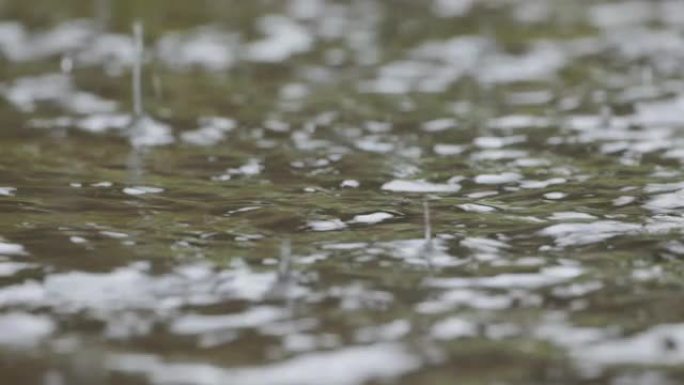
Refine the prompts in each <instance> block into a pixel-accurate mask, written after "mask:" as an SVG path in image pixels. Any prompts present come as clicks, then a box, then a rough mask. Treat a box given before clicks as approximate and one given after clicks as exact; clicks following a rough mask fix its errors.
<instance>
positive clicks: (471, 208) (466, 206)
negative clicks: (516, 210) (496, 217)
mask: <svg viewBox="0 0 684 385" xmlns="http://www.w3.org/2000/svg"><path fill="white" fill-rule="evenodd" d="M458 207H459V208H460V209H461V210H463V211H466V212H469V213H491V212H493V211H496V208H495V207H492V206H486V205H481V204H477V203H463V204H460V205H458Z"/></svg>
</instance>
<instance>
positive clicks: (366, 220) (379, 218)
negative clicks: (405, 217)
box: [349, 211, 394, 225]
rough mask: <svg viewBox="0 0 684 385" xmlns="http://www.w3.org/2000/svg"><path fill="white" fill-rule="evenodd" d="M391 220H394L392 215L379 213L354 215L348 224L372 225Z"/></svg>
mask: <svg viewBox="0 0 684 385" xmlns="http://www.w3.org/2000/svg"><path fill="white" fill-rule="evenodd" d="M392 218H394V215H392V214H390V213H385V212H382V211H380V212H377V213H371V214H361V215H356V216H354V218H352V220H351V221H349V223H363V224H367V225H372V224H375V223H380V222H383V221H386V220H388V219H392Z"/></svg>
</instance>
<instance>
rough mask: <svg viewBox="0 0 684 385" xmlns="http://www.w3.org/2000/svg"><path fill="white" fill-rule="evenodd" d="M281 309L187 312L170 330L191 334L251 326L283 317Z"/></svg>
mask: <svg viewBox="0 0 684 385" xmlns="http://www.w3.org/2000/svg"><path fill="white" fill-rule="evenodd" d="M286 315H287V313H286V312H284V311H283V310H281V309H279V308H276V307H272V306H258V307H254V308H251V309H249V310H247V311H245V312H243V313H239V314H229V315H200V314H187V315H182V316H180V317H179V318H177V319H175V320H174V321H173V322H172V323H171V326H170V330H171V332H173V333H176V334H183V335H192V334H202V333H208V332H217V331H225V330H231V329H243V328H253V327H258V326H260V325H265V324H268V323H271V322H275V321H277V320H280V319H282V318H284V317H285V316H286Z"/></svg>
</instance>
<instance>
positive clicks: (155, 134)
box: [130, 116, 175, 147]
mask: <svg viewBox="0 0 684 385" xmlns="http://www.w3.org/2000/svg"><path fill="white" fill-rule="evenodd" d="M174 140H175V139H174V137H173V131H172V130H171V127H169V126H168V125H166V124H164V123H162V122H160V121H157V120H154V119H152V118H151V117H149V116H143V117H142V118H140V119H138V120H137V121H135V122H133V127H132V128H131V136H130V141H131V144H132V145H133V147H154V146H164V145H167V144H171V143H173V142H174Z"/></svg>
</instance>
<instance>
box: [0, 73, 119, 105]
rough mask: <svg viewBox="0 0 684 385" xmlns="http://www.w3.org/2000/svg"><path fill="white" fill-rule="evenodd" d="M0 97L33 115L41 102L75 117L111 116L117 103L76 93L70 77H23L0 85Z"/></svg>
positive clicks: (82, 92)
mask: <svg viewBox="0 0 684 385" xmlns="http://www.w3.org/2000/svg"><path fill="white" fill-rule="evenodd" d="M0 94H2V96H3V97H4V98H5V99H7V101H9V102H10V103H11V104H12V105H14V106H15V107H16V108H17V109H19V110H20V111H22V112H33V111H35V109H36V108H37V106H38V104H40V103H52V104H56V105H58V106H60V107H62V108H64V109H66V110H67V111H70V112H73V113H76V114H84V115H85V114H96V113H111V112H114V111H115V110H116V108H117V103H116V102H114V101H110V100H106V99H104V98H101V97H99V96H97V95H94V94H91V93H88V92H84V91H79V90H77V89H76V88H75V87H74V84H73V81H72V80H71V78H70V77H68V76H66V75H63V74H46V75H38V76H33V77H23V78H18V79H16V80H14V81H13V82H12V83H11V84H5V85H2V86H0Z"/></svg>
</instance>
